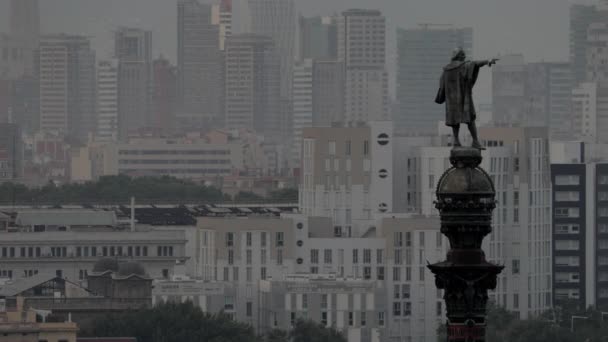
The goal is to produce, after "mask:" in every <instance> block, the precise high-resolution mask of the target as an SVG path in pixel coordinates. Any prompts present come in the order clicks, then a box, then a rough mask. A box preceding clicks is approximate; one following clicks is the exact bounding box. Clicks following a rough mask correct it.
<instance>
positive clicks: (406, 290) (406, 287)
mask: <svg viewBox="0 0 608 342" xmlns="http://www.w3.org/2000/svg"><path fill="white" fill-rule="evenodd" d="M410 291H411V286H410V284H401V298H403V299H409V298H410Z"/></svg>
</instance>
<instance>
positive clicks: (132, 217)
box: [131, 197, 135, 232]
mask: <svg viewBox="0 0 608 342" xmlns="http://www.w3.org/2000/svg"><path fill="white" fill-rule="evenodd" d="M131 231H132V232H134V231H135V197H131Z"/></svg>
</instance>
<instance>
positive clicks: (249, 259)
mask: <svg viewBox="0 0 608 342" xmlns="http://www.w3.org/2000/svg"><path fill="white" fill-rule="evenodd" d="M252 253H253V252H252V251H251V249H248V250H247V251H246V252H245V258H246V260H245V261H246V262H247V265H251V263H252V260H253V256H252Z"/></svg>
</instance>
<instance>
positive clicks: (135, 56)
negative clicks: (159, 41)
mask: <svg viewBox="0 0 608 342" xmlns="http://www.w3.org/2000/svg"><path fill="white" fill-rule="evenodd" d="M114 44H115V49H114V57H115V58H116V59H118V89H119V91H118V128H119V131H118V132H119V138H120V139H126V138H127V137H128V135H129V133H130V132H131V133H132V132H137V131H138V130H140V129H142V128H145V127H148V125H149V111H150V97H151V92H152V32H151V31H145V30H141V29H137V28H126V27H123V28H120V29H118V30H117V31H116V32H115V36H114Z"/></svg>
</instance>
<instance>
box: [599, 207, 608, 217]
mask: <svg viewBox="0 0 608 342" xmlns="http://www.w3.org/2000/svg"><path fill="white" fill-rule="evenodd" d="M597 215H598V216H599V217H608V207H599V208H597Z"/></svg>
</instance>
